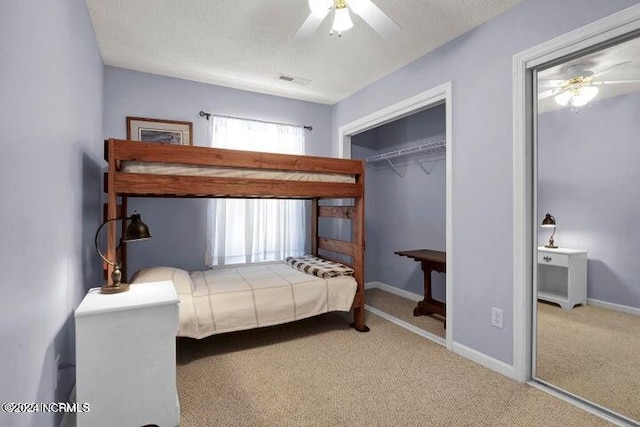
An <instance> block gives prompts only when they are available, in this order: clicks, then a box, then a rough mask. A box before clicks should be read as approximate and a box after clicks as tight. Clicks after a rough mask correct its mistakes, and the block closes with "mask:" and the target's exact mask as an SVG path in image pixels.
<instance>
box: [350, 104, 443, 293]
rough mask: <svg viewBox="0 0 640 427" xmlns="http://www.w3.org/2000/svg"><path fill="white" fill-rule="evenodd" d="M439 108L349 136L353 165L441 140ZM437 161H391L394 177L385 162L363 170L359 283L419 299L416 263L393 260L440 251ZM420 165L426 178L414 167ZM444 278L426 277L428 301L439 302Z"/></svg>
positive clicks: (412, 158) (440, 179)
mask: <svg viewBox="0 0 640 427" xmlns="http://www.w3.org/2000/svg"><path fill="white" fill-rule="evenodd" d="M445 124H446V119H445V108H444V104H442V105H439V106H436V107H433V108H430V109H428V110H424V111H421V112H419V113H416V114H413V115H411V116H408V117H405V118H402V119H399V120H396V121H394V122H391V123H388V124H386V125H384V126H380V127H377V128H375V129H372V130H369V131H367V132H364V133H361V134H359V135H356V136H354V137H353V138H352V139H351V144H352V151H351V155H352V157H353V158H356V159H364V158H366V157H368V156H372V155H375V154H381V153H385V152H389V151H394V150H398V149H402V148H409V147H413V146H417V145H420V144H424V143H428V142H435V141H438V140H442V139H444V138H445ZM443 154H444V153H440V155H439V156H425V155H423V154H413V155H410V156H404V157H399V158H395V159H393V160H392V161H393V163H394V165H395V166H396V168H397V169H398V171H399V172H400V174H401V175H402V176H400V175H398V174H397V173H396V172H395V171H394V170H393V168H392V167H391V166H390V165H389V164H388V163H387V162H386V161H385V162H380V163H369V164H368V167H367V170H366V186H365V204H366V209H365V212H366V238H367V251H366V262H365V266H366V271H365V280H366V281H367V282H370V281H378V282H382V283H385V284H387V285H391V286H394V287H397V288H400V289H403V290H407V291H410V292H414V293H417V294H420V295H421V294H422V293H423V291H424V281H423V275H422V270H421V265H420V263H417V262H415V261H413V260H412V259H409V258H406V257H400V256H398V255H395V254H394V252H395V251H400V250H411V249H433V250H439V251H445V250H446V233H445V231H446V218H445V213H446V208H445V202H446V176H445V172H446V167H445V162H444V156H443ZM418 161H420V162H421V163H422V164H423V165H424V168H425V169H426V171H428V172H429V174H427V173H426V172H425V171H424V170H423V169H422V168H421V167H420V165H419V164H418V163H417V162H418ZM444 279H445V276H444V275H443V274H438V273H433V274H432V280H433V281H432V286H433V296H434V297H435V298H436V299H439V300H442V301H444V299H445V280H444Z"/></svg>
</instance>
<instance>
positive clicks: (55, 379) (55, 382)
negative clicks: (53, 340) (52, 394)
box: [53, 353, 60, 390]
mask: <svg viewBox="0 0 640 427" xmlns="http://www.w3.org/2000/svg"><path fill="white" fill-rule="evenodd" d="M55 370H56V372H55V374H54V376H53V389H54V390H57V389H58V380H59V379H60V353H58V354H57V355H56V364H55Z"/></svg>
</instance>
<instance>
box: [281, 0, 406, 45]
mask: <svg viewBox="0 0 640 427" xmlns="http://www.w3.org/2000/svg"><path fill="white" fill-rule="evenodd" d="M309 9H311V13H310V14H309V17H308V18H307V19H306V20H305V21H304V23H303V24H302V26H301V27H300V29H299V30H298V32H297V33H296V35H295V36H294V37H293V38H294V39H295V40H300V39H306V38H308V37H311V35H312V34H313V33H314V32H315V31H316V30H317V29H318V27H319V26H320V24H321V23H322V21H324V19H325V18H326V17H327V15H329V14H332V16H331V19H332V23H331V31H330V32H329V34H333V33H334V32H335V33H338V36H340V35H341V33H342V32H344V31H347V30H349V29H350V28H352V27H353V21H352V20H351V15H350V14H349V12H350V11H351V12H353V13H355V14H356V15H358V16H360V17H361V18H362V19H363V20H364V21H365V22H366V23H367V24H369V25H370V26H371V27H372V28H373V29H374V30H376V31H377V32H378V34H380V35H381V36H382V37H389V36H390V35H392V34H393V33H395V32H396V31H398V30H399V29H400V27H398V24H396V23H395V22H393V20H391V18H389V16H387V15H386V14H385V13H384V12H383V11H382V10H380V8H379V7H378V6H376V5H375V4H373V3H372V2H371V0H309Z"/></svg>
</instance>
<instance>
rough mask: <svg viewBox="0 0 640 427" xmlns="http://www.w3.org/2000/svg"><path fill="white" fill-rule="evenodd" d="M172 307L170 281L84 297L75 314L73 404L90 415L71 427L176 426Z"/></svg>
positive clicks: (174, 312) (92, 292)
mask: <svg viewBox="0 0 640 427" xmlns="http://www.w3.org/2000/svg"><path fill="white" fill-rule="evenodd" d="M178 301H179V300H178V295H177V294H176V291H175V288H174V286H173V283H172V282H155V283H142V284H136V285H131V287H130V290H129V291H127V292H123V293H119V294H111V295H104V294H101V293H100V289H99V288H95V289H91V290H90V291H89V292H88V293H87V295H86V296H85V298H84V299H83V300H82V302H81V303H80V305H79V306H78V308H77V310H76V312H75V322H76V401H77V402H78V403H85V402H86V403H89V404H90V405H91V406H90V407H91V410H90V411H89V412H84V413H78V414H77V426H78V427H83V426H90V427H99V426H109V427H114V426H123V427H124V426H126V427H136V426H144V425H148V424H151V425H154V424H155V425H158V426H160V427H170V426H176V425H178V423H179V421H180V406H179V403H178V394H177V388H176V344H175V342H176V341H175V339H176V338H175V337H176V331H177V328H178Z"/></svg>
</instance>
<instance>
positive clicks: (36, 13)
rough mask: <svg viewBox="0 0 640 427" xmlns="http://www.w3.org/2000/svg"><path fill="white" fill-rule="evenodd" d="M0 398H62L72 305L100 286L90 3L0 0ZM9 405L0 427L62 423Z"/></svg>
mask: <svg viewBox="0 0 640 427" xmlns="http://www.w3.org/2000/svg"><path fill="white" fill-rule="evenodd" d="M0 58H1V61H2V66H1V67H0V70H1V71H0V99H1V100H2V102H0V118H1V119H0V135H2V136H1V138H2V139H1V144H2V154H0V196H1V200H2V201H1V203H0V236H1V237H0V272H2V280H3V286H2V297H1V298H0V342H1V343H2V344H1V345H0V366H2V368H0V401H2V402H6V401H18V402H55V401H66V400H67V399H68V397H69V394H70V391H71V387H72V385H73V382H74V371H73V369H67V370H64V371H61V372H60V380H59V382H58V388H57V389H54V377H55V375H56V366H55V358H56V355H57V354H60V361H61V362H64V363H74V361H75V355H74V323H73V311H74V310H75V308H76V307H77V305H78V304H79V303H80V300H81V299H82V297H83V296H84V294H85V292H86V289H87V288H89V287H92V286H96V285H98V284H99V283H100V274H99V267H100V263H99V262H98V259H97V257H96V255H95V252H94V250H93V233H94V232H95V230H96V228H97V226H98V225H99V222H98V219H99V212H100V183H101V168H102V161H101V159H102V145H101V143H100V138H101V136H102V95H103V86H102V84H103V81H102V77H103V64H102V58H101V56H100V53H99V50H98V46H97V43H96V39H95V35H94V32H93V27H92V25H91V21H90V19H89V14H88V11H87V7H86V4H85V2H84V1H83V0H59V1H48V0H34V1H29V2H25V1H21V0H3V1H2V2H0ZM59 419H60V414H58V415H56V414H7V413H5V412H0V425H3V426H32V425H34V426H35V425H37V426H53V425H58V423H59Z"/></svg>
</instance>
